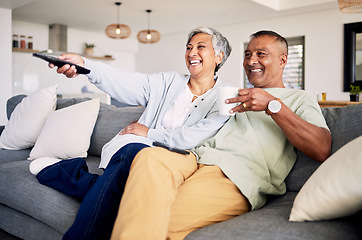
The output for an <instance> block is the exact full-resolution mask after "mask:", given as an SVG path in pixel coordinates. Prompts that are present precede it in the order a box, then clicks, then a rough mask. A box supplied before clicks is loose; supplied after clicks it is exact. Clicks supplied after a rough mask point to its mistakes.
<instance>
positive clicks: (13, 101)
mask: <svg viewBox="0 0 362 240" xmlns="http://www.w3.org/2000/svg"><path fill="white" fill-rule="evenodd" d="M24 97H26V95H17V96H13V97H11V98H10V99H9V100H8V101H7V105H6V109H7V117H8V119H10V115H11V113H12V112H13V110H14V109H15V107H16V106H17V105H18V104H19V103H20V102H21V101H22V99H23V98H24ZM87 100H90V98H69V99H58V100H57V106H56V109H61V108H65V107H69V106H71V105H74V104H77V103H80V102H84V101H87ZM144 109H145V108H144V107H120V108H117V107H115V106H113V105H108V104H104V103H101V104H100V108H99V113H98V117H97V121H96V124H95V126H94V129H93V134H92V137H91V144H90V147H89V150H88V154H89V155H94V156H100V155H101V151H102V147H103V145H104V144H106V143H107V142H108V141H110V140H111V139H112V138H113V137H114V136H116V135H117V134H118V133H119V132H120V130H121V129H122V128H124V127H125V126H127V125H128V124H130V123H131V122H133V121H137V120H138V119H139V118H140V116H141V115H142V113H143V111H144Z"/></svg>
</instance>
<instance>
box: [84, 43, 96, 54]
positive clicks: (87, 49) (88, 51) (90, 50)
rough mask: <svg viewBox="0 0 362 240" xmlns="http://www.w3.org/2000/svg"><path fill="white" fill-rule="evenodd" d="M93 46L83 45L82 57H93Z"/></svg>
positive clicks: (89, 44)
mask: <svg viewBox="0 0 362 240" xmlns="http://www.w3.org/2000/svg"><path fill="white" fill-rule="evenodd" d="M94 47H95V45H94V44H93V43H85V49H84V55H86V56H93V53H94Z"/></svg>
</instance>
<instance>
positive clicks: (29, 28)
mask: <svg viewBox="0 0 362 240" xmlns="http://www.w3.org/2000/svg"><path fill="white" fill-rule="evenodd" d="M12 31H13V33H14V34H19V35H20V34H24V35H26V36H33V46H34V47H33V48H34V49H35V50H39V51H43V50H47V49H48V40H49V32H48V25H42V24H33V23H27V22H21V21H13V22H12ZM67 36H68V39H67V42H68V49H67V52H72V53H79V54H83V51H84V44H85V43H86V42H87V43H94V44H95V45H96V47H95V48H94V56H104V55H112V56H113V57H114V58H115V59H116V60H110V61H109V60H97V61H102V62H104V63H106V64H110V65H112V66H115V67H122V68H123V69H125V70H128V71H134V70H135V53H136V52H137V51H138V43H137V41H136V40H134V39H125V40H114V39H110V38H108V37H107V36H106V35H105V34H103V33H94V32H89V31H82V30H77V29H72V28H68V33H67ZM12 55H13V61H12V64H13V68H14V71H13V85H14V88H13V92H12V93H13V95H16V94H21V93H25V94H28V93H30V92H33V91H35V90H37V89H40V88H44V87H47V86H49V85H53V84H56V83H58V84H59V86H58V90H57V92H58V93H59V94H77V93H81V89H82V87H84V86H87V88H88V90H90V91H93V92H100V90H98V89H97V88H96V87H95V86H94V85H92V84H90V83H89V82H88V79H87V77H85V76H84V75H80V76H78V77H77V78H74V79H68V78H66V77H65V76H64V75H59V74H57V73H56V72H55V70H54V69H50V68H48V65H47V63H46V62H45V61H43V60H41V59H38V58H34V57H32V55H31V54H30V53H19V52H14V53H13V54H12Z"/></svg>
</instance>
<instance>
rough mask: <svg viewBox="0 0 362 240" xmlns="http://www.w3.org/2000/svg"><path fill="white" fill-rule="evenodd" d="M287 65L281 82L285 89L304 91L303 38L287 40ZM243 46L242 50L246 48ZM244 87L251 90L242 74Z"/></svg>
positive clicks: (245, 45)
mask: <svg viewBox="0 0 362 240" xmlns="http://www.w3.org/2000/svg"><path fill="white" fill-rule="evenodd" d="M287 41H288V63H287V65H286V66H285V68H284V72H283V82H284V85H285V87H286V88H290V89H304V50H305V48H304V36H301V37H293V38H287ZM247 45H248V44H247V43H245V44H244V49H246V47H247ZM244 86H246V88H252V87H253V86H252V85H251V84H250V83H249V81H248V79H247V77H246V74H245V72H244Z"/></svg>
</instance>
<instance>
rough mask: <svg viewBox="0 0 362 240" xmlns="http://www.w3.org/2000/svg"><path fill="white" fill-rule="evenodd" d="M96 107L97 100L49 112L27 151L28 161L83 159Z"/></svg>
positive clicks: (97, 104) (95, 118) (95, 117)
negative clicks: (43, 158) (38, 133)
mask: <svg viewBox="0 0 362 240" xmlns="http://www.w3.org/2000/svg"><path fill="white" fill-rule="evenodd" d="M99 105H100V104H99V99H98V98H97V99H93V100H89V101H86V102H82V103H78V104H75V105H72V106H70V107H66V108H62V109H60V110H57V111H54V112H53V113H51V114H50V115H49V117H48V119H47V121H46V123H45V125H44V127H43V130H42V131H41V133H40V136H39V138H38V140H37V141H36V143H35V146H34V148H33V149H32V151H31V152H30V156H29V160H33V159H37V158H41V157H53V158H59V159H68V158H75V157H86V156H87V151H88V148H89V145H90V138H91V136H92V132H93V128H94V125H95V122H96V120H97V116H98V111H99Z"/></svg>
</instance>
